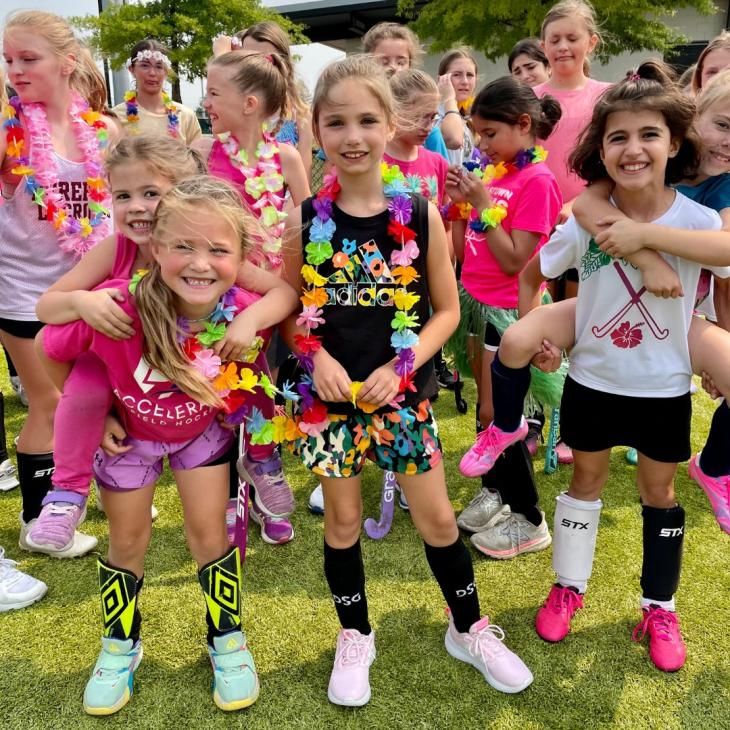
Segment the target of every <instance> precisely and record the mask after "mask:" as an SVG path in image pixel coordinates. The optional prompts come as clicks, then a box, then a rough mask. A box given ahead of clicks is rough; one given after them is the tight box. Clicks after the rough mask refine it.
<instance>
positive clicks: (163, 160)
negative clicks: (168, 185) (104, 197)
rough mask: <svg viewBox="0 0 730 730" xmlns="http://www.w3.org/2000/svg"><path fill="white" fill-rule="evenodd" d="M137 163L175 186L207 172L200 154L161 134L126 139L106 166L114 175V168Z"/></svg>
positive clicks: (114, 149) (119, 143)
mask: <svg viewBox="0 0 730 730" xmlns="http://www.w3.org/2000/svg"><path fill="white" fill-rule="evenodd" d="M133 162H138V163H141V164H143V165H145V166H146V167H148V168H149V169H151V170H153V171H154V172H155V174H157V175H161V176H162V177H166V178H167V179H168V180H170V181H171V182H172V183H178V182H180V181H181V180H184V179H186V178H189V177H194V176H195V175H198V174H200V173H205V164H204V163H203V161H202V160H201V158H200V155H199V154H198V153H197V152H195V151H193V150H191V149H190V148H189V147H186V146H185V145H184V144H183V143H182V142H181V141H180V140H177V139H173V138H172V137H160V136H159V135H144V134H141V135H139V136H134V137H122V138H121V139H120V140H119V142H117V143H116V144H115V145H114V147H112V148H111V149H110V150H109V151H108V152H107V155H106V159H105V160H104V167H105V168H106V172H107V175H111V173H112V171H113V170H114V168H116V167H119V166H120V165H128V164H130V163H133Z"/></svg>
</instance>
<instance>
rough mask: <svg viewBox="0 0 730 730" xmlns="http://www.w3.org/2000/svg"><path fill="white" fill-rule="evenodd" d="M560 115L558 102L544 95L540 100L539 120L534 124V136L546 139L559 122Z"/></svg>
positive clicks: (561, 111) (552, 97) (548, 95)
mask: <svg viewBox="0 0 730 730" xmlns="http://www.w3.org/2000/svg"><path fill="white" fill-rule="evenodd" d="M562 114H563V110H562V108H561V107H560V102H559V101H558V100H557V99H556V98H555V97H554V96H550V94H545V96H543V97H542V98H541V99H540V119H539V120H538V122H537V124H535V134H536V135H537V136H538V137H539V138H540V139H547V138H548V137H549V136H550V135H551V134H552V131H553V129H555V125H556V124H557V123H558V122H559V121H560V117H561V116H562Z"/></svg>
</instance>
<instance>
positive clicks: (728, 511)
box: [688, 454, 730, 534]
mask: <svg viewBox="0 0 730 730" xmlns="http://www.w3.org/2000/svg"><path fill="white" fill-rule="evenodd" d="M700 456H701V454H697V455H696V456H693V457H692V458H691V459H690V460H689V467H688V471H689V475H690V478H692V479H694V480H695V481H696V482H697V484H699V485H700V487H702V489H703V491H704V492H705V494H706V495H707V498H708V499H709V500H710V504H711V505H712V511H713V512H714V513H715V519H716V520H717V523H718V524H719V525H720V529H721V530H723V532H727V533H728V534H730V476H722V477H711V476H709V475H708V474H705V472H703V471H702V469H701V468H700Z"/></svg>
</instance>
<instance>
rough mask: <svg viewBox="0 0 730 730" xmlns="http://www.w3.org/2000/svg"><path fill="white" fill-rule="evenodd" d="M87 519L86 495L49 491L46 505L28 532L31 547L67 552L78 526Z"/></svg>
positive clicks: (27, 539)
mask: <svg viewBox="0 0 730 730" xmlns="http://www.w3.org/2000/svg"><path fill="white" fill-rule="evenodd" d="M85 518H86V497H85V496H84V495H82V494H78V493H76V492H69V491H65V490H64V491H55V490H54V491H52V492H49V493H48V494H47V495H46V496H45V498H44V500H43V508H42V509H41V513H40V514H39V515H38V519H36V520H35V522H34V523H33V526H32V527H31V528H30V530H29V531H28V534H27V536H26V541H27V542H28V544H29V545H30V546H31V547H35V548H45V549H49V550H53V551H59V552H60V551H63V550H65V549H66V548H68V547H70V546H71V544H72V543H73V541H74V534H75V533H76V528H77V527H78V526H79V525H80V524H81V523H82V522H83V521H84V519H85Z"/></svg>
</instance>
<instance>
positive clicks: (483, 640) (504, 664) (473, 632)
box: [444, 615, 534, 694]
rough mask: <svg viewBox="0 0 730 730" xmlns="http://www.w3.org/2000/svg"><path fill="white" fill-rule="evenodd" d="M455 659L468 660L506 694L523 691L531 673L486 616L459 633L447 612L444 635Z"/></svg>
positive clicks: (500, 630) (465, 661)
mask: <svg viewBox="0 0 730 730" xmlns="http://www.w3.org/2000/svg"><path fill="white" fill-rule="evenodd" d="M444 644H445V646H446V651H447V652H449V654H451V656H452V657H454V659H458V660H459V661H462V662H464V663H465V664H471V665H472V666H473V667H474V668H475V669H478V670H479V671H480V672H481V673H482V676H483V677H484V679H486V680H487V682H488V684H490V685H491V686H492V687H494V689H496V690H498V691H499V692H506V693H507V694H515V693H517V692H522V690H523V689H525V688H526V687H529V686H530V685H531V684H532V680H533V679H534V677H533V676H532V672H531V671H530V670H529V669H528V668H527V666H526V665H525V663H524V662H523V661H522V659H520V658H519V657H518V656H517V654H515V653H514V652H512V651H510V650H509V649H508V648H507V647H506V646H505V645H504V631H502V629H501V628H500V627H499V626H495V625H494V624H490V623H489V616H485V617H484V618H482V619H480V620H479V621H477V622H476V623H475V624H474V625H473V626H472V627H471V628H470V629H469V631H468V632H467V633H463V634H462V633H460V632H459V631H457V630H456V626H454V620H453V618H452V617H451V616H450V615H449V628H448V629H447V630H446V638H445V639H444Z"/></svg>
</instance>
